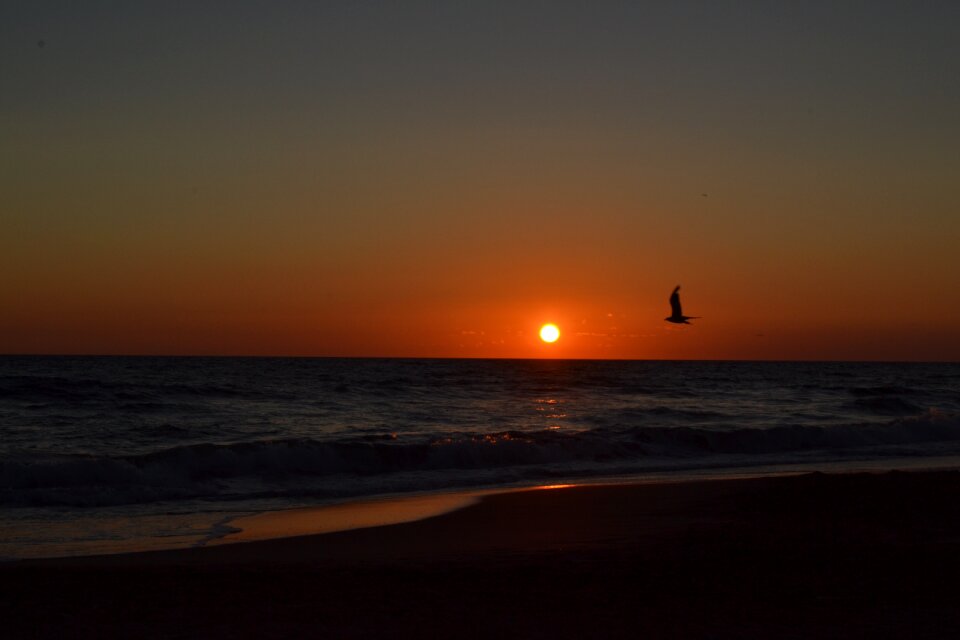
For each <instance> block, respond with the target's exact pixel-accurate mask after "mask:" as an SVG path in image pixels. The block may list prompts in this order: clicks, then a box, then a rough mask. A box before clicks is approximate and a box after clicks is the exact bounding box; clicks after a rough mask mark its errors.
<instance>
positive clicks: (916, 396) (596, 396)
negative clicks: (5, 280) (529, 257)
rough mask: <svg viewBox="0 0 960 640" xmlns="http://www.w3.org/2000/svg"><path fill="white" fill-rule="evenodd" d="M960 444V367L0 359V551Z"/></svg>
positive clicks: (930, 452) (79, 549)
mask: <svg viewBox="0 0 960 640" xmlns="http://www.w3.org/2000/svg"><path fill="white" fill-rule="evenodd" d="M957 455H960V365H957V364H903V363H896V364H878V363H796V362H794V363H770V362H762V363H761V362H643V361H557V360H526V361H525V360H396V359H390V360H376V359H310V358H201V357H196V358H151V357H129V358H128V357H40V356H29V357H27V356H24V357H20V356H7V357H0V516H2V520H0V557H8V558H9V557H24V556H32V555H52V554H63V553H68V554H72V553H92V552H101V551H117V550H125V549H128V548H129V549H132V548H154V547H156V548H165V547H171V546H174V547H175V546H186V545H191V544H203V543H204V542H205V541H207V540H209V539H212V538H214V537H217V536H218V535H221V534H222V533H224V532H226V531H229V528H228V523H229V521H230V520H231V519H232V518H234V517H236V516H237V515H241V514H247V513H251V512H256V511H262V510H269V509H277V508H287V507H292V506H301V505H311V504H318V503H322V502H330V501H338V500H344V499H348V498H353V497H362V496H372V495H381V494H390V493H401V492H410V491H435V490H443V489H456V488H465V487H476V486H491V485H492V486H498V485H517V484H534V483H538V482H559V481H569V480H575V479H585V478H597V477H609V476H621V475H627V476H644V475H649V474H658V475H668V476H669V475H682V474H690V473H692V472H702V471H704V470H723V469H732V468H753V469H764V468H769V467H778V468H783V466H785V465H786V466H787V468H789V467H790V466H792V465H804V466H803V467H802V468H810V466H811V465H813V468H817V465H821V466H823V465H833V466H835V465H838V464H840V465H844V464H847V465H856V464H860V465H863V464H868V465H872V466H874V467H878V468H883V467H884V466H885V465H886V466H889V467H895V466H898V465H902V464H904V460H909V461H911V464H914V465H916V464H919V465H923V464H924V463H925V462H926V461H929V462H930V463H931V464H933V463H934V462H935V461H939V460H942V459H943V458H944V457H951V456H957Z"/></svg>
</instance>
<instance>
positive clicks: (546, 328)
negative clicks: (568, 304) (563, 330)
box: [540, 324, 560, 342]
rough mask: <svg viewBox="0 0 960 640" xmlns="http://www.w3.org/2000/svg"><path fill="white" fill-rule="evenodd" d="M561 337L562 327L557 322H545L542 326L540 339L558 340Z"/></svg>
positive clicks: (547, 340)
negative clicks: (558, 326)
mask: <svg viewBox="0 0 960 640" xmlns="http://www.w3.org/2000/svg"><path fill="white" fill-rule="evenodd" d="M559 337H560V329H558V328H557V325H555V324H545V325H543V326H542V327H540V339H541V340H543V341H544V342H556V341H557V338H559Z"/></svg>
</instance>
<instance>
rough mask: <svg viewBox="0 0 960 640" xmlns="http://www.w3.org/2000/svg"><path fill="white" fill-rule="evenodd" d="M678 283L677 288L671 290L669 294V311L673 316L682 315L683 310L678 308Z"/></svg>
mask: <svg viewBox="0 0 960 640" xmlns="http://www.w3.org/2000/svg"><path fill="white" fill-rule="evenodd" d="M679 291H680V285H677V288H676V289H674V290H673V293H671V294H670V311H671V315H672V316H673V317H674V318H679V317H680V316H682V315H683V311H681V309H680V293H679Z"/></svg>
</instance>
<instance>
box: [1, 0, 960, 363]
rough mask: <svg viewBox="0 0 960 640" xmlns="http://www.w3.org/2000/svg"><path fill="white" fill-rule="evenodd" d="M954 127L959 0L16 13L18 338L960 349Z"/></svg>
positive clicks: (7, 189) (12, 199)
mask: <svg viewBox="0 0 960 640" xmlns="http://www.w3.org/2000/svg"><path fill="white" fill-rule="evenodd" d="M958 114H960V4H958V3H955V2H925V3H916V4H915V3H908V2H883V1H881V2H870V3H859V2H858V3H854V2H803V3H799V2H798V3H768V2H738V3H720V2H673V3H642V2H627V1H623V2H590V3H587V2H565V1H559V2H523V1H519V2H518V1H511V2H451V3H440V2H356V1H351V2H284V3H259V2H247V1H242V0H241V1H238V2H234V3H230V5H229V7H228V8H224V5H223V3H212V2H192V3H186V4H182V3H177V4H170V3H162V2H161V3H115V2H95V1H91V2H16V1H14V2H4V3H3V5H2V6H0V168H2V170H0V353H115V354H127V353H137V354H277V355H338V356H339V355H357V356H439V357H578V358H579V357H584V358H681V359H682V358H694V359H712V358H724V359H727V358H730V359H738V358H744V359H853V360H862V359H867V360H875V359H880V360H888V359H889V360H901V359H904V360H960V284H958V283H960V255H958V247H960V197H958V196H960V190H958V185H960V152H958V149H960V116H958ZM677 284H680V285H682V289H681V294H682V297H683V309H684V313H687V314H689V315H693V316H703V318H702V319H701V320H698V321H696V323H695V324H694V325H691V326H680V327H677V326H673V325H669V324H668V323H665V322H664V321H663V318H664V317H665V316H667V315H669V313H670V308H669V305H668V297H669V295H670V292H671V291H672V289H673V287H674V286H676V285H677ZM547 322H552V323H555V324H557V325H558V326H559V327H560V330H561V332H562V334H561V339H560V340H559V341H558V342H557V343H555V344H552V345H548V344H545V343H543V342H542V341H541V340H540V339H539V338H538V336H537V332H538V330H539V328H540V326H541V325H542V324H544V323H547Z"/></svg>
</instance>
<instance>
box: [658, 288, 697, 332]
mask: <svg viewBox="0 0 960 640" xmlns="http://www.w3.org/2000/svg"><path fill="white" fill-rule="evenodd" d="M699 317H700V316H685V315H683V311H682V310H681V309H680V285H677V287H676V288H675V289H674V290H673V293H671V294H670V315H669V316H668V317H666V318H664V320H666V321H667V322H672V323H674V324H690V323H689V322H687V320H696V319H697V318H699Z"/></svg>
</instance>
